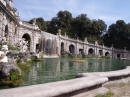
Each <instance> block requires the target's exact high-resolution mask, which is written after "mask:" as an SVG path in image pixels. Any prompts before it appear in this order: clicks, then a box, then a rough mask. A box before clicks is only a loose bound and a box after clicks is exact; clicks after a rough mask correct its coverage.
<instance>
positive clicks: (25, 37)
mask: <svg viewBox="0 0 130 97" xmlns="http://www.w3.org/2000/svg"><path fill="white" fill-rule="evenodd" d="M22 38H23V39H25V41H27V42H28V45H27V46H28V49H29V50H30V46H31V37H30V35H29V34H28V33H25V34H24V35H23V36H22Z"/></svg>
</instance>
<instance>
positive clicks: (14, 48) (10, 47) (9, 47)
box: [8, 44, 20, 51]
mask: <svg viewBox="0 0 130 97" xmlns="http://www.w3.org/2000/svg"><path fill="white" fill-rule="evenodd" d="M8 49H9V50H16V51H20V48H18V47H14V46H12V45H11V44H8Z"/></svg>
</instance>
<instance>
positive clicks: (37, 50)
mask: <svg viewBox="0 0 130 97" xmlns="http://www.w3.org/2000/svg"><path fill="white" fill-rule="evenodd" d="M40 51H41V47H40V44H36V52H37V53H39V52H40Z"/></svg>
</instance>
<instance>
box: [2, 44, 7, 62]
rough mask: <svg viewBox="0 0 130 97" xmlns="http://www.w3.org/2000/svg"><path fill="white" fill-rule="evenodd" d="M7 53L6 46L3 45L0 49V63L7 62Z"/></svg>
mask: <svg viewBox="0 0 130 97" xmlns="http://www.w3.org/2000/svg"><path fill="white" fill-rule="evenodd" d="M7 53H8V46H7V45H3V46H2V50H1V51H0V63H8V57H7V56H6V54H7Z"/></svg>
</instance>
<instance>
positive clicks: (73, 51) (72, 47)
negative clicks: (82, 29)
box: [69, 44, 75, 54]
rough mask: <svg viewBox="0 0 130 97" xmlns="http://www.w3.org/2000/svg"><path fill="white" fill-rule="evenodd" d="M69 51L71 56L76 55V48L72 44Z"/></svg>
mask: <svg viewBox="0 0 130 97" xmlns="http://www.w3.org/2000/svg"><path fill="white" fill-rule="evenodd" d="M69 51H70V53H71V54H74V53H75V47H74V45H73V44H71V45H70V46H69Z"/></svg>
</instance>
